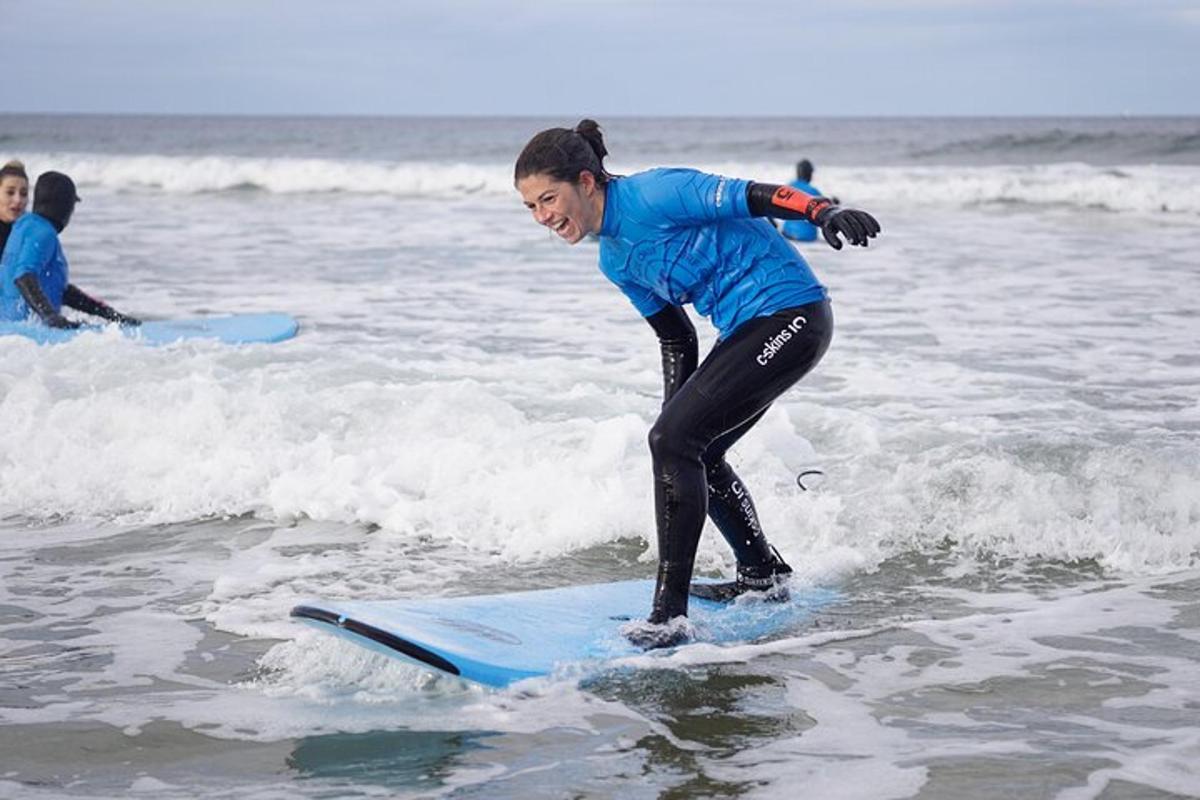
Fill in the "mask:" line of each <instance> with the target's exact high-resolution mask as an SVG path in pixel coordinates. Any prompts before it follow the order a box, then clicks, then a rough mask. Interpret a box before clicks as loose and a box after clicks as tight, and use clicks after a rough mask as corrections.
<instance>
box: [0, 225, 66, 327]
mask: <svg viewBox="0 0 1200 800" xmlns="http://www.w3.org/2000/svg"><path fill="white" fill-rule="evenodd" d="M67 271H68V270H67V258H66V256H65V255H63V249H62V244H60V243H59V241H58V231H56V230H54V226H53V225H52V224H51V223H50V220H48V219H46V218H45V217H43V216H42V215H40V214H34V213H29V214H22V215H21V216H20V217H19V218H18V219H17V221H16V222H14V223H13V226H12V232H11V233H10V234H9V236H8V244H6V245H5V246H4V257H3V258H2V259H0V320H7V321H10V322H19V321H20V320H23V319H25V318H26V317H27V316H29V306H28V305H26V304H25V298H24V297H23V296H22V295H21V291H20V290H19V289H18V288H17V286H16V280H17V278H19V277H21V276H22V275H28V274H33V275H36V276H37V280H38V285H39V286H41V287H42V293H43V294H45V295H46V299H47V300H49V301H50V305H52V306H54V310H55V311H60V310H62V298H63V292H64V291H65V290H66V288H67Z"/></svg>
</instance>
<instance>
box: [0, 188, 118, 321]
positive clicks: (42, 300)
mask: <svg viewBox="0 0 1200 800" xmlns="http://www.w3.org/2000/svg"><path fill="white" fill-rule="evenodd" d="M77 202H79V196H78V195H77V194H76V192H75V182H74V181H72V180H71V179H70V178H69V177H68V176H66V175H63V174H62V173H61V172H44V173H42V175H41V176H40V177H39V178H38V179H37V185H36V186H34V189H33V213H30V214H22V215H21V216H20V217H19V218H18V219H17V221H16V222H14V223H13V226H12V232H11V233H10V234H9V238H8V244H6V245H5V247H4V255H3V258H2V259H0V320H9V321H13V322H18V321H21V320H24V319H26V318H27V317H29V316H30V312H33V314H35V315H36V316H37V318H38V319H40V320H41V321H42V323H44V324H46V325H48V326H50V327H51V328H78V327H79V325H80V324H79V323H78V322H74V321H72V320H69V319H67V318H66V317H64V316H63V315H62V307H63V306H68V307H70V308H74V309H76V310H78V311H82V312H83V313H85V314H93V315H95V316H97V317H102V318H104V319H106V320H109V321H110V322H119V323H121V324H122V325H140V324H141V322H140V321H138V320H136V319H134V318H133V317H128V316H125V315H124V314H122V313H120V312H119V311H117V310H116V309H114V308H112V307H111V306H109V305H107V304H105V303H102V302H100V301H99V300H97V299H95V298H94V297H91V296H89V295H87V294H86V293H84V292H83V291H82V290H80V289H79V287H77V286H76V285H75V284H73V283H70V282H69V280H68V272H69V270H68V267H67V259H66V256H65V255H63V249H62V244H61V243H60V242H59V240H58V235H59V234H60V233H62V232H63V229H64V228H66V227H67V223H69V222H70V221H71V214H73V213H74V211H75V204H76V203H77Z"/></svg>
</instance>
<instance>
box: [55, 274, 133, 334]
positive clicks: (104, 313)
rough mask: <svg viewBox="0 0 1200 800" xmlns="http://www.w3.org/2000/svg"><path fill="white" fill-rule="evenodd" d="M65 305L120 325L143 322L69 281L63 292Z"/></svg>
mask: <svg viewBox="0 0 1200 800" xmlns="http://www.w3.org/2000/svg"><path fill="white" fill-rule="evenodd" d="M63 305H66V306H70V307H71V308H74V309H76V310H77V311H82V312H83V313H85V314H91V315H92V316H96V317H100V318H101V319H106V320H108V321H109V322H115V323H117V324H119V325H141V324H142V321H141V320H140V319H137V318H136V317H130V316H128V315H126V314H122V313H121V312H120V311H117V310H116V309H115V308H113V307H112V306H110V305H109V304H108V303H105V302H103V301H101V300H97V299H96V298H94V297H92V296H91V295H89V294H88V293H87V292H85V291H83V290H82V289H80V288H79V287H78V286H76V285H75V284H73V283H68V284H67V288H66V291H64V292H63Z"/></svg>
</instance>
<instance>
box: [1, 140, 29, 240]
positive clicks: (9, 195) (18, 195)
mask: <svg viewBox="0 0 1200 800" xmlns="http://www.w3.org/2000/svg"><path fill="white" fill-rule="evenodd" d="M28 205H29V176H28V175H26V174H25V165H24V164H22V163H21V162H20V161H9V162H8V163H7V164H5V165H4V166H3V167H0V254H2V253H3V252H4V245H5V243H6V242H7V241H8V234H9V232H10V231H12V225H13V223H14V222H16V221H17V217H19V216H21V215H22V214H24V213H25V208H26V206H28Z"/></svg>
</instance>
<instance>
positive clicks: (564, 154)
mask: <svg viewBox="0 0 1200 800" xmlns="http://www.w3.org/2000/svg"><path fill="white" fill-rule="evenodd" d="M607 155H608V150H607V148H605V146H604V134H602V133H601V132H600V124H599V123H598V122H596V121H595V120H594V119H585V120H582V121H580V123H579V124H578V125H576V126H575V130H569V129H567V128H548V129H546V130H544V131H542V132H541V133H539V134H537V135H536V136H534V137H533V138H532V139H530V140H529V144H527V145H525V149H524V150H522V151H521V155H519V156H517V166H516V169H514V170H513V183H516V182H518V181H520V180H521V179H522V178H527V177H529V176H530V175H542V174H546V175H550V176H551V177H553V178H554V179H555V180H560V181H566V182H568V183H579V173H581V172H583V171H584V170H587V171H588V172H590V173H592V175H594V176H595V177H596V183H598V184H600V185H604V184H606V183H608V181H609V178H611V177H612V176H611V175H609V174H608V172H607V171H606V170H605V169H604V157H605V156H607Z"/></svg>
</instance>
